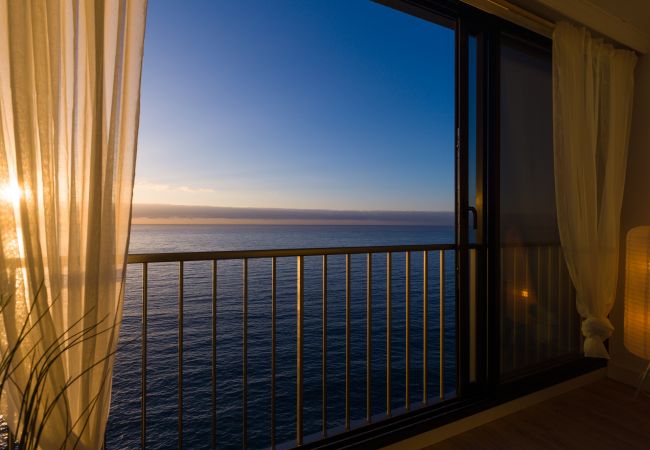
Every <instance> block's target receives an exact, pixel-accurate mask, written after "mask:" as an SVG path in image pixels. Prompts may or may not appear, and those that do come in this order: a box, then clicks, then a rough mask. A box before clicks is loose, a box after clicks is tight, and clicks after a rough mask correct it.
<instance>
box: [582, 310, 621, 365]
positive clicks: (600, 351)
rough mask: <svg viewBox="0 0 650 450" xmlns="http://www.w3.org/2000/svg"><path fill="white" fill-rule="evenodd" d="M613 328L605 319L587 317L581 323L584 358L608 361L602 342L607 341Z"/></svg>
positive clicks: (607, 354)
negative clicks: (583, 338) (583, 339)
mask: <svg viewBox="0 0 650 450" xmlns="http://www.w3.org/2000/svg"><path fill="white" fill-rule="evenodd" d="M613 331H614V326H613V325H612V323H611V322H610V321H609V319H608V318H607V317H587V318H586V319H584V320H583V321H582V334H583V335H584V337H585V338H586V339H585V346H584V348H585V356H587V357H590V358H605V359H609V353H607V349H606V348H605V344H604V343H603V341H605V340H606V339H608V338H609V337H610V336H611V335H612V332H613Z"/></svg>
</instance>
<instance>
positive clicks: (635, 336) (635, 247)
mask: <svg viewBox="0 0 650 450" xmlns="http://www.w3.org/2000/svg"><path fill="white" fill-rule="evenodd" d="M624 336H625V337H624V342H625V347H626V348H627V349H628V350H629V351H630V352H631V353H634V354H635V355H637V356H639V357H641V358H644V359H650V226H642V227H635V228H632V229H631V230H630V231H629V232H628V233H627V250H626V262H625V324H624Z"/></svg>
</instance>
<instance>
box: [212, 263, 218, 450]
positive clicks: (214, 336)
mask: <svg viewBox="0 0 650 450" xmlns="http://www.w3.org/2000/svg"><path fill="white" fill-rule="evenodd" d="M211 428H212V431H211V434H212V436H211V438H212V449H213V450H214V449H216V448H217V260H216V259H215V260H213V261H212V427H211Z"/></svg>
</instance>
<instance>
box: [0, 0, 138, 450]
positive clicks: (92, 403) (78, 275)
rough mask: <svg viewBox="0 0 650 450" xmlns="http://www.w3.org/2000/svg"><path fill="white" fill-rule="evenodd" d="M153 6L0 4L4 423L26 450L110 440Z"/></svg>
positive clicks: (134, 1)
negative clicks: (37, 438)
mask: <svg viewBox="0 0 650 450" xmlns="http://www.w3.org/2000/svg"><path fill="white" fill-rule="evenodd" d="M146 3H147V2H146V0H0V203H1V204H0V235H1V238H0V250H1V251H0V295H1V296H2V301H3V303H2V305H3V309H2V317H1V324H0V325H1V328H0V330H1V335H0V341H1V342H0V344H1V347H0V351H2V358H3V361H7V360H8V358H10V357H12V355H13V357H12V359H11V367H10V370H9V372H5V375H7V376H9V378H10V380H9V381H8V382H7V383H5V385H4V390H3V392H2V414H3V415H4V416H5V418H7V420H8V422H9V424H10V428H11V429H12V431H13V433H14V434H17V437H18V438H19V439H20V438H21V436H22V439H23V442H22V444H23V445H26V446H27V447H25V448H29V444H30V442H29V439H33V438H34V437H35V435H36V433H37V432H38V431H39V430H40V431H41V433H42V434H41V435H40V444H39V447H40V448H43V449H53V448H73V447H75V448H83V449H91V448H93V449H97V448H100V447H101V444H102V441H103V435H104V429H105V426H106V420H107V417H108V410H109V404H110V394H111V375H112V365H113V357H112V354H113V352H114V350H115V347H116V342H117V337H118V334H119V323H120V320H121V315H122V299H123V294H124V293H123V278H124V272H125V262H126V251H127V245H128V237H129V225H130V218H131V197H132V190H133V177H134V167H135V154H136V141H137V130H138V116H139V102H140V74H141V66H142V54H143V42H144V27H145V17H146V7H147V4H146ZM24 323H26V324H27V327H26V328H21V327H22V326H23V324H24ZM12 349H16V350H17V351H15V352H12V351H11V350H12ZM36 373H41V374H43V376H42V377H41V378H40V379H37V378H35V377H34V375H35V374H36ZM29 399H34V400H35V402H34V403H33V404H30V403H28V402H25V400H29ZM27 418H29V420H33V421H34V422H32V423H27V428H23V426H24V425H25V420H27ZM41 423H43V424H44V427H43V428H41V427H40V426H39V424H41ZM23 429H26V430H31V431H30V433H29V434H27V435H23V434H21V433H22V430H23ZM31 443H32V445H33V443H34V442H33V441H32V442H31ZM21 448H23V447H21Z"/></svg>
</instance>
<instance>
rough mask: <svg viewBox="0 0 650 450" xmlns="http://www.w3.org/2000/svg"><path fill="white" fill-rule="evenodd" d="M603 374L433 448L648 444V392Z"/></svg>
mask: <svg viewBox="0 0 650 450" xmlns="http://www.w3.org/2000/svg"><path fill="white" fill-rule="evenodd" d="M633 396H634V389H633V388H631V387H630V386H627V385H624V384H622V383H618V382H616V381H612V380H602V381H598V382H596V383H593V384H590V385H587V386H584V387H581V388H578V389H576V390H573V391H571V392H568V393H565V394H562V395H559V396H558V397H555V398H552V399H550V400H547V401H544V402H542V403H539V404H537V405H534V406H531V407H529V408H526V409H524V410H522V411H519V412H516V413H514V414H511V415H509V416H506V417H503V418H501V419H498V420H495V421H493V422H490V423H488V424H485V425H483V426H480V427H478V428H475V429H473V430H470V431H467V432H465V433H462V434H459V435H457V436H454V437H452V438H450V439H447V440H445V441H442V442H440V443H438V444H436V445H433V446H430V447H427V449H430V450H452V449H454V450H458V449H482V450H490V449H495V450H496V449H499V450H503V449H518V450H519V449H526V450H530V449H544V450H548V449H580V450H583V449H591V450H593V449H607V450H609V449H649V448H650V397H648V396H647V395H643V394H641V395H640V396H639V399H638V400H637V401H634V400H633Z"/></svg>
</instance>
